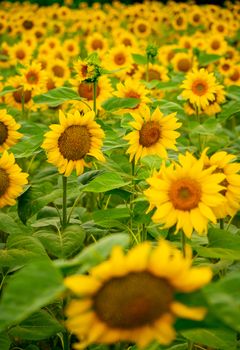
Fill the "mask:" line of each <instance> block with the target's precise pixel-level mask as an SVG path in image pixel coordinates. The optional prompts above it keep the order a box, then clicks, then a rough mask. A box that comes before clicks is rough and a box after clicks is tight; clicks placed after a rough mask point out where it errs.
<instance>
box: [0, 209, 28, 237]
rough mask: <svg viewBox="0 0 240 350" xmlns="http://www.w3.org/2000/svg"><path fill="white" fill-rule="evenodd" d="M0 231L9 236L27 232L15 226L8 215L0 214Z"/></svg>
mask: <svg viewBox="0 0 240 350" xmlns="http://www.w3.org/2000/svg"><path fill="white" fill-rule="evenodd" d="M0 230H1V231H3V232H6V233H9V234H21V233H25V231H26V230H27V229H26V228H25V230H24V228H23V227H22V225H19V224H17V223H16V222H15V221H14V220H13V218H12V217H11V216H9V215H8V214H4V213H0Z"/></svg>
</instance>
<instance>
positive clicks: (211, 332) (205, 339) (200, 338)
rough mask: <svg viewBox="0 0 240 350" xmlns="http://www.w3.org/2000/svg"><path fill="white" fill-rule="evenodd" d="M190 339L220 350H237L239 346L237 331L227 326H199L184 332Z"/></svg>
mask: <svg viewBox="0 0 240 350" xmlns="http://www.w3.org/2000/svg"><path fill="white" fill-rule="evenodd" d="M182 334H183V335H184V337H186V338H187V339H189V340H190V341H192V342H194V343H198V344H202V345H207V346H210V347H213V348H214V349H218V350H229V349H231V350H235V349H236V348H237V337H236V333H235V332H233V331H232V330H230V329H226V328H216V329H204V328H197V329H193V330H187V331H184V332H182Z"/></svg>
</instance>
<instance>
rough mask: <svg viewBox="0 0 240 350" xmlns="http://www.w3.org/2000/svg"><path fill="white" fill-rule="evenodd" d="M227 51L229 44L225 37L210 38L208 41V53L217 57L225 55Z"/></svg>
mask: <svg viewBox="0 0 240 350" xmlns="http://www.w3.org/2000/svg"><path fill="white" fill-rule="evenodd" d="M226 50H227V42H226V41H225V40H224V37H223V36H222V35H219V34H215V35H212V36H210V38H209V39H208V40H207V47H206V52H207V53H214V54H216V55H224V54H225V53H226Z"/></svg>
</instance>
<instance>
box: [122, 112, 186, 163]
mask: <svg viewBox="0 0 240 350" xmlns="http://www.w3.org/2000/svg"><path fill="white" fill-rule="evenodd" d="M131 115H132V117H133V118H134V121H133V122H130V123H129V125H130V126H131V127H133V128H134V129H135V130H134V131H132V132H130V133H129V134H127V135H126V136H125V137H124V139H125V140H127V141H128V142H129V145H130V146H129V148H128V150H127V153H129V154H130V161H132V160H133V159H134V161H135V163H137V162H138V160H139V159H140V158H142V157H144V156H146V155H150V154H158V155H159V156H160V157H162V158H164V159H166V158H167V156H168V155H167V149H174V150H177V147H176V145H175V144H176V139H177V138H178V137H179V136H180V134H179V132H177V131H176V129H178V128H179V127H180V126H181V125H182V124H181V123H179V122H178V120H177V118H176V113H171V114H169V115H168V116H164V115H163V114H162V112H161V111H160V110H159V108H156V109H155V111H154V112H153V113H152V114H151V112H150V109H149V108H148V107H147V106H144V107H143V108H142V109H141V110H140V111H139V112H138V113H134V112H131Z"/></svg>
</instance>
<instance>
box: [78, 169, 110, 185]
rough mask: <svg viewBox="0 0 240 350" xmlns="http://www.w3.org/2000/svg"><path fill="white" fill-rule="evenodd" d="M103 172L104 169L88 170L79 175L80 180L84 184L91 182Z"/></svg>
mask: <svg viewBox="0 0 240 350" xmlns="http://www.w3.org/2000/svg"><path fill="white" fill-rule="evenodd" d="M103 173H104V170H90V171H86V172H85V173H83V174H82V175H80V176H78V182H79V183H81V184H83V185H87V184H88V183H89V182H91V181H92V180H94V179H95V178H96V177H98V176H99V175H101V174H103Z"/></svg>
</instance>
